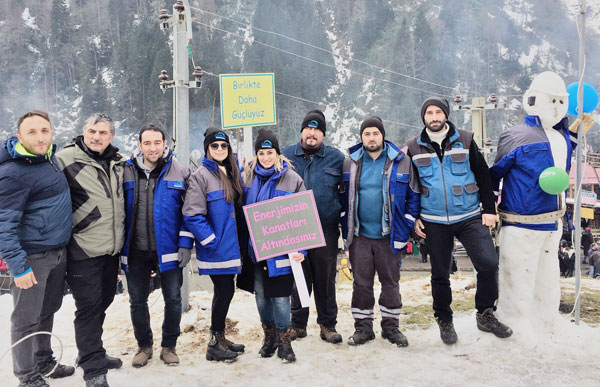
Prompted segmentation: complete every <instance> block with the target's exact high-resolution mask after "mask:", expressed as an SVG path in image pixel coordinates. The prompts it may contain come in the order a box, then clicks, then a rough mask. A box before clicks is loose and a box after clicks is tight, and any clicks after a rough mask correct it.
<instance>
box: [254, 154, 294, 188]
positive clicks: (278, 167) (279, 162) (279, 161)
mask: <svg viewBox="0 0 600 387" xmlns="http://www.w3.org/2000/svg"><path fill="white" fill-rule="evenodd" d="M284 161H285V162H286V163H287V165H288V168H290V169H291V168H292V162H291V161H290V160H289V159H288V158H287V157H285V156H284V155H281V154H279V153H278V154H277V157H276V158H275V164H274V166H275V172H281V170H282V169H283V162H284ZM257 163H258V156H254V158H253V159H252V160H250V162H249V163H248V164H246V165H245V166H244V173H243V176H242V178H243V179H244V184H252V180H254V167H256V164H257Z"/></svg>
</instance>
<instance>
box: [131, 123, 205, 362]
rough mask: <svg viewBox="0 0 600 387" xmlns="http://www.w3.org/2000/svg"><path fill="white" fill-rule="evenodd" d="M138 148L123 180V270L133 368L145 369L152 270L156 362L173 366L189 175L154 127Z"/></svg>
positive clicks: (188, 241) (186, 250) (187, 247)
mask: <svg viewBox="0 0 600 387" xmlns="http://www.w3.org/2000/svg"><path fill="white" fill-rule="evenodd" d="M138 145H139V147H140V152H139V153H138V154H137V156H134V157H133V158H131V159H130V160H128V161H127V162H126V164H125V172H124V177H123V191H124V193H125V243H124V245H123V249H122V251H121V266H122V268H123V269H124V270H125V272H126V275H127V288H128V290H129V303H130V309H131V322H132V323H133V332H134V334H135V338H136V340H137V343H138V351H137V353H136V354H135V356H134V357H133V361H132V365H133V366H134V367H143V366H145V365H146V364H147V363H148V360H149V359H151V358H152V352H153V350H152V344H153V340H152V329H151V328H150V314H149V312H148V295H149V293H150V289H149V286H150V273H151V272H152V271H156V272H158V273H159V276H160V282H161V289H162V295H163V299H164V301H165V314H164V320H163V325H162V342H161V347H162V350H161V353H160V359H161V360H162V361H163V362H165V364H167V365H177V364H179V357H178V356H177V353H176V350H175V347H176V343H177V338H178V337H179V334H180V331H179V324H180V322H181V313H182V310H181V284H182V283H183V274H182V268H183V267H185V265H187V263H188V262H189V260H190V257H191V248H192V245H193V243H194V242H193V235H192V234H191V233H190V232H188V231H187V229H186V228H185V226H184V224H183V215H182V213H181V208H182V206H183V198H184V195H185V189H186V184H187V180H188V178H189V174H190V172H189V169H188V168H187V167H185V166H183V165H181V164H179V163H178V162H177V160H176V159H175V158H174V157H173V154H172V153H171V152H170V150H169V148H168V147H167V141H166V139H165V133H164V132H163V130H162V129H161V128H159V127H158V126H156V125H153V124H149V125H146V126H144V127H143V128H142V129H141V130H140V134H139V143H138Z"/></svg>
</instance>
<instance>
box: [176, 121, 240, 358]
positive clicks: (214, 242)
mask: <svg viewBox="0 0 600 387" xmlns="http://www.w3.org/2000/svg"><path fill="white" fill-rule="evenodd" d="M204 153H205V156H204V158H203V159H202V165H201V166H200V168H198V169H197V170H196V171H195V172H194V173H193V174H192V175H191V176H190V182H189V188H188V190H187V193H186V198H185V203H184V205H183V219H184V221H185V224H186V226H187V227H188V230H189V231H191V232H192V233H193V234H194V237H195V239H196V258H197V260H198V272H199V274H200V275H203V274H205V275H209V276H210V279H211V280H212V282H213V285H214V295H213V301H212V310H211V325H210V341H209V343H208V348H207V350H206V359H207V360H216V361H225V362H232V361H235V360H236V358H237V356H238V354H241V353H243V352H244V349H245V348H244V345H242V344H234V343H232V342H231V341H229V340H227V339H226V338H225V318H226V317H227V312H228V311H229V305H230V303H231V299H232V298H233V293H234V290H235V285H234V276H235V275H236V274H239V273H240V272H241V265H242V260H241V256H242V254H241V250H240V243H239V242H238V240H239V239H238V235H239V234H240V232H239V231H238V229H244V228H245V223H244V216H243V213H242V205H243V203H244V197H243V189H242V183H241V179H240V170H239V168H238V165H237V162H236V160H235V156H234V154H233V151H232V149H231V147H230V143H229V136H228V135H227V134H226V133H225V132H223V131H221V130H219V129H217V128H212V127H211V128H208V129H206V132H205V133H204ZM245 245H246V240H245V239H244V247H245Z"/></svg>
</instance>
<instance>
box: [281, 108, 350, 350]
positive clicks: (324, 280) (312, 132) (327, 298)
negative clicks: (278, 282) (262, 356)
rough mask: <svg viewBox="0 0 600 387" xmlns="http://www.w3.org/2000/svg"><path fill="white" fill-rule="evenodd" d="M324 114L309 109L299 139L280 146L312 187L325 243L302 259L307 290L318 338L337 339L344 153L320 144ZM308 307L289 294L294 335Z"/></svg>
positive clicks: (303, 332)
mask: <svg viewBox="0 0 600 387" xmlns="http://www.w3.org/2000/svg"><path fill="white" fill-rule="evenodd" d="M326 128H327V126H326V121H325V115H324V114H323V112H321V111H320V110H311V111H310V112H308V113H307V114H306V116H305V117H304V119H303V120H302V125H301V127H300V142H298V143H297V144H295V145H290V146H287V147H285V148H283V149H282V154H283V155H284V156H285V157H287V158H288V159H289V160H290V161H291V162H292V164H293V166H294V169H295V170H296V172H298V174H299V175H300V176H302V178H303V179H304V185H305V186H306V189H312V190H313V194H314V196H315V202H316V204H317V210H318V211H319V218H320V220H321V226H322V227H323V233H324V235H325V242H326V246H323V247H320V248H318V249H312V250H309V251H308V256H307V257H306V259H305V260H304V262H302V269H303V271H304V275H305V277H306V284H307V286H308V291H309V292H311V291H312V290H313V289H314V293H315V304H316V307H317V323H318V324H319V326H320V328H321V332H320V336H321V339H323V340H325V341H327V342H329V343H340V342H341V341H342V336H341V335H340V334H339V333H337V332H336V330H335V326H336V323H337V303H336V299H335V274H336V263H337V250H338V238H339V236H340V231H339V223H340V214H341V211H342V204H341V194H340V192H341V190H342V189H341V188H342V168H343V163H344V155H343V154H342V152H340V151H339V150H337V149H335V148H332V147H330V146H327V145H324V144H323V138H324V137H325V132H326ZM308 315H309V310H308V307H307V308H302V305H301V303H300V298H299V297H298V292H297V291H296V289H294V293H293V294H292V329H293V338H294V339H295V338H302V337H305V336H306V325H307V323H308Z"/></svg>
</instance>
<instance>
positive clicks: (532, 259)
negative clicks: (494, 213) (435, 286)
mask: <svg viewBox="0 0 600 387" xmlns="http://www.w3.org/2000/svg"><path fill="white" fill-rule="evenodd" d="M568 101H569V95H568V93H567V90H566V87H565V83H564V81H563V80H562V79H561V77H560V76H558V74H556V73H554V72H551V71H546V72H543V73H541V74H538V75H537V76H536V77H535V78H534V79H533V81H532V83H531V85H530V87H529V89H528V90H527V91H526V92H525V95H524V96H523V107H524V109H525V112H526V113H527V116H525V120H524V123H523V124H520V125H517V126H515V127H513V128H511V129H508V130H506V131H505V132H503V133H502V135H501V136H500V140H499V142H498V153H497V156H496V161H495V163H494V165H493V166H492V167H491V168H490V172H491V174H492V179H493V183H494V187H495V190H496V191H498V187H499V185H500V181H501V180H502V192H501V201H500V203H499V205H498V213H499V215H500V220H501V230H500V243H499V246H500V264H499V278H498V286H499V298H498V305H497V307H498V316H502V317H501V318H502V319H503V320H505V321H506V322H507V323H508V324H509V325H515V326H519V327H521V328H522V329H527V325H523V324H528V325H530V327H532V328H534V329H536V330H546V331H549V332H551V331H552V330H553V329H554V325H555V323H556V321H557V320H558V307H559V303H560V282H559V279H560V271H559V262H558V248H559V243H560V239H561V234H562V222H561V218H562V216H563V215H564V213H565V208H566V204H565V193H564V191H563V192H561V193H558V194H551V193H547V192H545V191H544V190H542V188H541V187H540V184H539V181H538V180H539V177H540V174H541V173H542V172H543V171H544V170H545V169H547V168H549V167H556V168H559V169H561V170H563V171H566V172H567V173H568V171H569V169H570V168H571V155H572V153H573V150H574V149H575V147H576V145H577V131H578V129H579V120H576V121H575V122H574V123H573V124H572V125H571V127H569V126H568V120H567V118H566V117H565V114H566V113H567V108H568ZM593 125H594V122H593V120H592V118H591V116H590V115H589V114H586V115H585V117H584V120H583V133H582V134H584V135H585V133H586V132H587V131H588V130H589V129H590V128H591V127H592V126H593Z"/></svg>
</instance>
